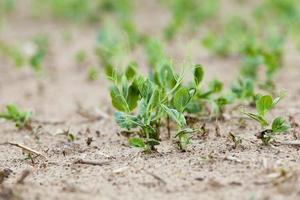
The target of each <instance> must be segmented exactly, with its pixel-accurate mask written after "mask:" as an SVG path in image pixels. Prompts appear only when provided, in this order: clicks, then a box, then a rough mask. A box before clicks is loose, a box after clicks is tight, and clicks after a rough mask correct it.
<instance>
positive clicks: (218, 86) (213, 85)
mask: <svg viewBox="0 0 300 200" xmlns="http://www.w3.org/2000/svg"><path fill="white" fill-rule="evenodd" d="M208 88H209V90H210V91H211V92H212V93H218V92H221V91H222V89H223V83H222V82H221V81H219V80H213V81H211V82H210V83H209V84H208Z"/></svg>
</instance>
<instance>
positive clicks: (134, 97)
mask: <svg viewBox="0 0 300 200" xmlns="http://www.w3.org/2000/svg"><path fill="white" fill-rule="evenodd" d="M139 95H140V92H139V89H138V87H137V85H136V84H135V83H132V84H131V85H130V86H129V89H128V94H127V99H126V101H127V104H128V106H129V110H130V111H132V110H133V109H135V108H136V107H137V102H138V100H139Z"/></svg>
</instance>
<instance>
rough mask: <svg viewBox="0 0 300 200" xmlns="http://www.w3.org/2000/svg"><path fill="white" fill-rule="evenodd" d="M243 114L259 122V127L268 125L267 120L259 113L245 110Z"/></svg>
mask: <svg viewBox="0 0 300 200" xmlns="http://www.w3.org/2000/svg"><path fill="white" fill-rule="evenodd" d="M243 114H245V115H247V116H248V117H250V118H251V119H253V120H255V121H257V122H258V123H260V125H261V127H265V126H268V125H269V124H268V122H267V121H266V120H265V119H264V118H263V117H262V116H260V115H256V114H253V113H247V112H243Z"/></svg>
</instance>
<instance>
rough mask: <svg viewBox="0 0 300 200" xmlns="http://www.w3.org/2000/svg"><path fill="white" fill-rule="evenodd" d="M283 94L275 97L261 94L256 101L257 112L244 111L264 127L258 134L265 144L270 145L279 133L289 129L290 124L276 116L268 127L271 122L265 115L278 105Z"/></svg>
mask: <svg viewBox="0 0 300 200" xmlns="http://www.w3.org/2000/svg"><path fill="white" fill-rule="evenodd" d="M281 98H282V96H280V97H277V98H275V99H273V98H272V97H271V96H270V95H264V96H260V97H259V98H258V99H257V101H256V112H257V113H250V112H244V111H243V113H244V114H245V115H247V116H248V117H250V118H251V119H253V120H254V121H256V122H258V123H259V124H260V126H261V128H262V129H263V130H262V131H261V132H259V133H258V134H257V135H256V136H257V138H258V139H261V140H262V142H263V144H265V145H268V144H269V143H270V142H271V141H272V140H273V139H274V137H275V136H276V135H277V134H280V133H283V132H286V131H288V129H289V127H290V126H289V124H288V123H287V122H286V120H285V119H283V118H282V117H276V118H275V119H274V120H273V122H272V124H271V127H270V128H267V127H268V126H269V125H270V124H269V122H268V120H267V119H266V117H265V115H266V114H267V113H268V112H269V111H270V110H271V109H272V108H274V107H275V106H276V104H277V103H278V102H279V101H280V100H281Z"/></svg>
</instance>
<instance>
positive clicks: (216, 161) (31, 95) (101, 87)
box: [0, 14, 300, 200]
mask: <svg viewBox="0 0 300 200" xmlns="http://www.w3.org/2000/svg"><path fill="white" fill-rule="evenodd" d="M145 16H147V14H145ZM165 17H166V18H167V17H168V16H165ZM96 30H97V28H95V27H90V26H89V27H86V26H85V27H82V26H80V27H78V26H71V25H66V24H64V23H54V22H51V21H43V22H41V21H32V20H30V19H28V18H25V19H24V18H23V17H22V15H21V14H20V16H19V17H14V18H11V19H10V20H8V23H6V27H5V29H4V31H2V32H1V33H0V34H1V38H2V39H5V40H7V41H10V42H12V43H18V42H22V41H25V40H27V39H30V38H31V37H32V36H34V35H36V34H38V33H49V34H50V38H51V41H50V42H51V54H50V55H49V56H48V57H47V70H46V71H47V73H46V76H45V78H44V80H43V81H42V84H43V88H44V89H42V90H41V89H39V84H40V83H37V81H36V79H35V78H34V74H32V72H31V71H30V70H28V69H26V68H24V69H20V70H15V69H14V68H13V65H12V64H11V63H9V62H8V61H7V60H5V59H2V58H0V107H1V108H3V107H4V105H6V104H7V103H16V104H18V105H20V107H23V108H32V109H33V111H34V119H36V120H38V121H40V122H46V123H40V122H39V123H34V124H33V125H34V127H35V128H34V131H32V132H30V131H23V130H22V131H19V130H17V129H16V128H15V127H14V126H13V124H11V123H8V122H4V121H1V122H0V138H1V139H0V142H1V143H2V142H6V141H10V142H15V143H21V144H24V145H27V146H29V147H31V148H33V149H35V150H38V151H39V152H42V153H43V154H44V155H45V156H46V157H47V158H46V159H43V158H37V159H36V160H35V162H36V163H35V164H34V165H32V163H31V161H30V160H26V159H25V155H23V154H22V151H21V150H20V148H17V147H14V146H8V145H0V170H3V169H10V170H12V173H11V175H10V176H9V178H8V179H7V180H5V182H4V186H5V188H6V189H4V188H2V187H0V199H176V198H177V199H249V200H250V199H300V188H299V184H300V167H299V162H300V154H299V149H300V146H291V145H278V146H274V147H266V146H262V145H261V143H260V141H259V140H257V139H256V138H255V136H254V133H256V132H257V131H258V128H257V126H256V125H255V124H252V123H251V122H250V121H247V124H248V126H247V127H246V128H245V129H241V128H240V127H239V124H238V120H239V116H241V114H240V113H239V112H237V111H233V112H232V114H231V115H229V116H230V118H229V119H227V120H226V121H225V122H219V126H220V134H221V135H220V136H217V134H216V133H215V126H216V123H215V122H209V121H200V122H198V123H197V124H195V125H196V126H201V125H202V124H203V123H206V124H207V127H208V129H209V134H208V136H207V137H206V138H203V137H195V138H194V139H193V142H192V144H191V145H190V147H189V150H188V152H185V153H182V152H180V151H179V150H177V148H176V145H175V144H174V141H170V140H166V139H164V140H163V141H162V143H161V145H160V146H159V147H158V152H157V153H153V154H143V153H141V152H139V150H137V149H133V148H129V147H128V146H127V142H126V138H124V137H122V136H119V135H118V134H117V133H118V132H119V129H118V128H117V126H116V124H115V122H114V119H113V117H112V113H113V109H112V108H111V106H110V102H109V101H110V99H109V96H108V92H107V87H108V82H107V81H106V80H105V78H104V76H103V75H101V78H100V79H99V80H97V81H95V82H88V81H87V80H86V69H85V68H84V67H83V68H82V67H81V68H80V67H78V66H77V65H76V63H75V61H74V54H75V53H76V51H77V50H78V49H80V48H83V49H85V50H87V51H88V52H90V54H89V56H88V59H89V61H88V62H89V63H91V64H95V65H96V64H97V60H96V59H95V58H94V56H93V53H92V52H93V47H94V44H95V37H96ZM64 31H69V32H70V33H71V35H72V36H73V37H72V41H71V42H66V41H64V39H63V37H62V33H63V32H64ZM186 43H187V40H186V39H184V38H182V39H179V40H177V41H176V42H175V43H173V44H172V45H171V47H169V49H168V52H169V54H170V55H171V56H173V57H174V59H175V60H176V59H177V60H181V59H182V58H183V57H184V56H183V55H182V54H181V52H188V51H189V50H190V49H193V51H192V56H193V60H194V61H195V62H199V63H203V65H204V66H206V72H207V77H206V79H207V80H209V79H210V78H213V77H218V78H220V79H221V80H223V81H225V83H227V84H229V83H230V82H231V81H232V80H233V79H234V78H235V76H236V71H237V68H238V61H237V60H236V59H235V58H229V59H219V58H212V56H211V55H210V54H209V53H207V52H205V51H203V49H201V47H199V41H192V42H191V41H189V43H188V44H189V45H185V44H186ZM187 46H188V47H187ZM287 52H288V53H287V55H286V58H285V66H284V67H285V69H284V71H282V72H280V73H279V74H278V76H277V77H276V79H277V80H278V88H282V89H286V90H287V93H288V95H287V97H286V98H285V99H284V101H283V102H281V103H280V104H279V105H278V107H277V108H276V109H275V110H273V111H272V115H273V116H276V115H279V114H282V115H284V116H286V117H288V116H289V115H291V116H294V117H295V119H296V120H297V121H300V111H299V108H300V101H299V100H300V99H299V98H300V96H299V92H300V85H299V84H298V83H299V76H300V70H299V66H298V65H299V63H300V57H299V54H298V53H297V52H295V51H294V50H293V49H292V48H289V47H287ZM137 55H139V53H137ZM137 59H140V58H137ZM141 63H143V60H141ZM142 65H143V64H142ZM229 72H230V73H229ZM79 104H80V105H81V106H82V109H83V111H86V112H89V110H91V111H94V110H95V109H98V111H99V110H100V111H101V112H103V113H105V114H106V115H107V116H106V115H102V116H103V117H102V118H101V119H99V120H92V119H90V118H86V117H83V116H82V114H79V113H78V105H79ZM81 111H82V110H81ZM53 122H58V123H57V124H56V123H53ZM38 126H40V127H38ZM67 129H70V132H72V133H74V134H75V135H76V141H75V142H67V137H66V136H65V135H63V134H61V133H62V132H63V130H67ZM230 131H231V132H233V133H235V134H236V135H238V136H239V137H241V138H242V140H243V142H242V145H241V146H240V147H238V148H237V149H234V148H233V144H232V142H230V141H229V140H228V133H229V132H230ZM297 131H299V130H297ZM88 137H92V138H93V142H92V143H91V145H90V146H87V144H86V140H87V138H88ZM163 138H165V137H163ZM277 140H278V141H291V140H294V138H293V135H292V133H291V132H289V133H287V134H284V135H281V136H279V137H278V139H277ZM79 159H83V160H89V161H97V162H103V165H101V166H91V165H84V164H75V162H76V161H77V160H79ZM26 169H29V170H30V174H29V176H28V177H27V178H26V179H25V181H24V184H16V182H17V180H18V179H19V178H20V176H21V174H22V172H23V171H24V170H26Z"/></svg>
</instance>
